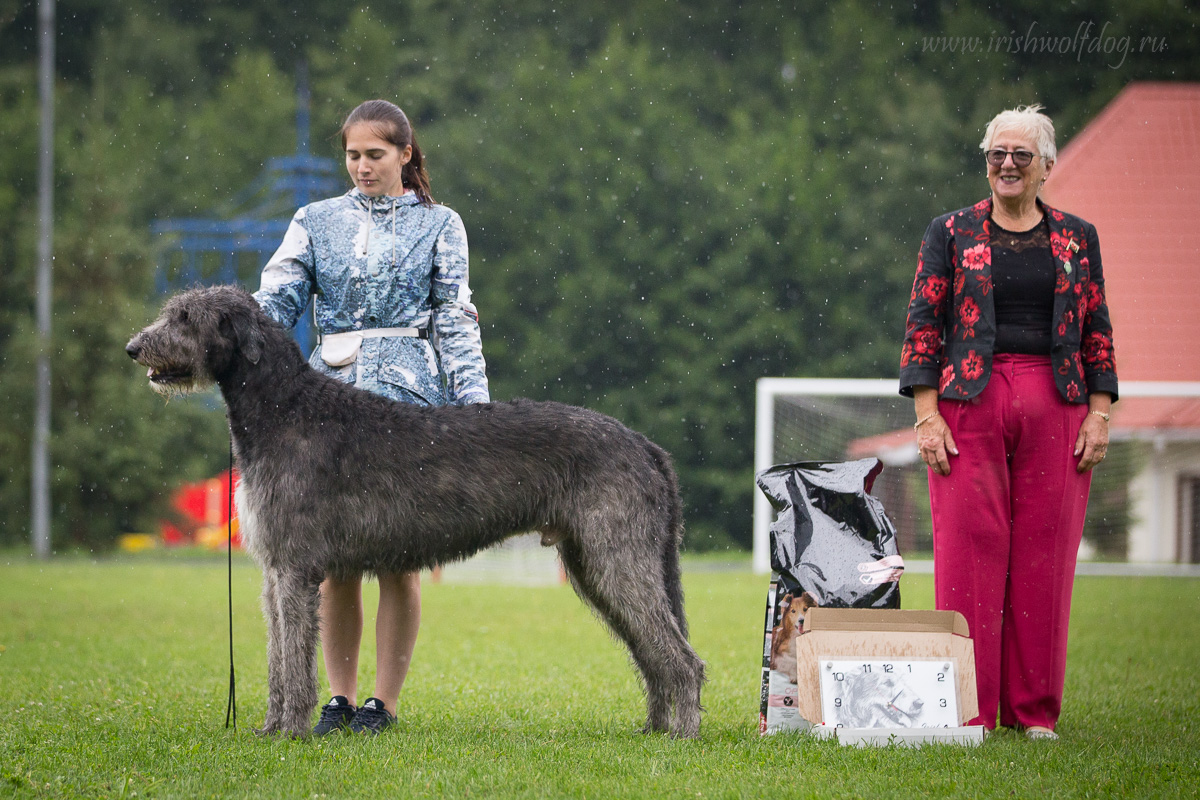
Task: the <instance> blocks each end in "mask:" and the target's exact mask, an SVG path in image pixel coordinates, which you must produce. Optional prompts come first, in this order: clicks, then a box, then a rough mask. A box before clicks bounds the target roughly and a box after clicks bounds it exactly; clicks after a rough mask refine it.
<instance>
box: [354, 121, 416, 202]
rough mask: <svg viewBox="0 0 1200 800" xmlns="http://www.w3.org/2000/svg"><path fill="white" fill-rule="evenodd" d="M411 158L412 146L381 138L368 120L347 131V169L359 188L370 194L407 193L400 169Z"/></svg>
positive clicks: (375, 195)
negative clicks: (393, 142) (402, 146)
mask: <svg viewBox="0 0 1200 800" xmlns="http://www.w3.org/2000/svg"><path fill="white" fill-rule="evenodd" d="M411 158H412V145H411V144H409V145H405V146H404V148H403V149H401V148H399V147H396V145H394V144H392V143H391V142H389V141H388V140H387V139H382V138H380V137H379V134H377V133H376V132H375V130H374V129H373V128H372V127H371V126H370V125H368V124H367V123H359V124H358V125H352V126H351V127H350V129H349V130H347V131H346V171H347V172H349V173H350V180H352V181H354V185H355V186H357V187H358V189H359V191H361V192H362V193H363V194H365V195H368V196H370V197H382V196H383V195H390V196H392V197H395V196H398V195H401V194H404V181H403V179H402V178H401V174H400V173H401V170H403V169H404V165H405V164H407V163H408V161H409V159H411Z"/></svg>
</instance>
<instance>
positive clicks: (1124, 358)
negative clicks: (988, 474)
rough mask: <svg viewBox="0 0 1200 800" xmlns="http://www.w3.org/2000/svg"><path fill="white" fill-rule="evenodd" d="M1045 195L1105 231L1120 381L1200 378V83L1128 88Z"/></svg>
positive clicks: (1069, 156)
mask: <svg viewBox="0 0 1200 800" xmlns="http://www.w3.org/2000/svg"><path fill="white" fill-rule="evenodd" d="M1043 194H1044V197H1045V199H1046V202H1047V203H1049V204H1050V205H1051V206H1054V207H1056V208H1061V209H1062V210H1063V211H1067V212H1070V213H1072V214H1076V215H1078V216H1080V217H1083V218H1084V219H1086V220H1087V221H1089V222H1091V223H1092V224H1094V225H1095V226H1096V229H1097V231H1098V233H1099V235H1100V250H1101V252H1102V253H1103V256H1104V278H1105V284H1106V286H1105V288H1106V293H1107V297H1108V306H1109V311H1110V313H1111V314H1112V321H1113V337H1114V341H1115V343H1116V356H1117V374H1118V375H1119V376H1120V378H1121V380H1122V381H1129V380H1153V381H1165V380H1170V381H1180V380H1186V381H1196V380H1200V312H1198V309H1200V84H1196V83H1133V84H1130V85H1129V86H1127V87H1126V88H1125V89H1124V90H1123V91H1122V92H1121V93H1120V94H1119V95H1117V97H1116V98H1115V99H1113V101H1112V102H1111V103H1109V104H1108V106H1107V107H1105V109H1104V110H1103V111H1102V112H1101V113H1100V115H1099V116H1097V117H1096V118H1095V119H1094V120H1093V121H1092V122H1091V123H1090V124H1088V126H1087V127H1085V128H1084V129H1083V130H1082V131H1081V132H1080V133H1079V134H1078V135H1077V136H1076V137H1075V138H1074V139H1072V140H1071V142H1070V143H1069V144H1068V145H1067V146H1066V147H1064V148H1063V149H1062V150H1061V151H1060V152H1059V157H1058V163H1057V164H1055V166H1054V169H1053V171H1052V173H1051V175H1050V179H1049V180H1048V181H1047V182H1046V188H1045V190H1044V192H1043ZM1124 402H1128V401H1123V402H1122V403H1121V404H1119V405H1123V404H1124ZM1130 421H1131V422H1132V420H1130Z"/></svg>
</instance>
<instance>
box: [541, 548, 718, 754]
mask: <svg viewBox="0 0 1200 800" xmlns="http://www.w3.org/2000/svg"><path fill="white" fill-rule="evenodd" d="M560 552H561V554H562V560H563V566H564V567H565V568H566V571H567V574H568V576H569V577H570V578H571V583H572V585H574V587H575V589H576V591H578V592H579V594H580V596H581V597H583V598H584V600H586V601H587V602H588V603H589V604H591V605H592V607H593V608H595V609H596V611H597V612H598V613H599V615H600V616H601V618H602V619H603V620H604V621H605V622H606V623H608V625H609V627H611V628H612V630H613V632H614V633H616V634H617V636H619V637H620V638H621V639H622V641H624V642H625V644H626V645H627V646H628V647H629V651H630V654H631V655H632V656H633V661H634V663H635V664H636V665H637V667H638V670H639V671H640V672H641V674H642V679H643V681H644V682H645V688H646V705H647V713H646V727H645V730H646V732H665V731H670V733H671V735H673V736H679V737H686V738H691V737H694V736H696V735H697V734H698V733H699V729H700V687H701V685H702V683H703V681H704V662H702V661H701V660H700V658H699V656H697V655H696V653H695V651H693V650H692V648H691V645H689V644H688V641H687V638H686V637H685V636H684V635H683V632H682V631H681V630H680V629H679V625H678V623H677V621H676V617H675V613H674V608H673V605H672V602H671V600H672V598H671V596H670V594H669V593H668V592H667V591H666V589H665V587H664V586H663V583H662V577H661V574H660V573H659V571H658V569H657V568H656V567H658V565H657V564H655V563H654V560H653V559H650V560H649V563H647V560H644V559H640V558H638V556H637V555H636V554H635V553H633V552H631V551H629V550H623V551H620V555H615V553H616V552H617V551H614V550H608V551H606V552H605V553H604V554H603V555H599V556H598V555H597V554H589V553H588V550H587V547H586V545H584V546H581V545H580V544H579V542H578V541H577V540H574V539H568V540H566V541H564V542H563V543H562V545H561V546H560ZM647 567H649V569H647ZM672 711H674V714H672Z"/></svg>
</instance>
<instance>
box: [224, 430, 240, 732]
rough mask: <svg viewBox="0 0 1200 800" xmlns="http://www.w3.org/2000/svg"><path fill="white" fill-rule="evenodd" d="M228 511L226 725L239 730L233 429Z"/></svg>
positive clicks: (230, 440)
mask: <svg viewBox="0 0 1200 800" xmlns="http://www.w3.org/2000/svg"><path fill="white" fill-rule="evenodd" d="M226 510H227V511H228V517H227V519H228V522H227V524H228V526H229V528H228V541H227V544H228V548H227V549H226V553H227V554H228V566H229V569H228V575H229V585H228V590H229V702H228V703H226V705H225V727H226V728H228V727H229V725H230V721H231V720H232V722H233V730H234V731H235V732H236V731H237V681H236V680H235V679H234V672H233V431H230V432H229V507H228V508H227V509H226Z"/></svg>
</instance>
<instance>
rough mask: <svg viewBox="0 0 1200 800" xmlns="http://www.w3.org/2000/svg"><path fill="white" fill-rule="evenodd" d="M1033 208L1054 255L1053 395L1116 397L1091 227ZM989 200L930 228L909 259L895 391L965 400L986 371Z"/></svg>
mask: <svg viewBox="0 0 1200 800" xmlns="http://www.w3.org/2000/svg"><path fill="white" fill-rule="evenodd" d="M1038 204H1039V205H1040V206H1041V208H1042V211H1043V212H1044V213H1045V215H1046V219H1047V221H1048V223H1049V225H1050V250H1051V252H1052V254H1053V256H1054V264H1055V287H1054V311H1053V315H1052V317H1051V319H1052V321H1053V327H1052V330H1051V352H1050V357H1051V363H1052V364H1053V365H1054V380H1055V383H1056V384H1057V386H1058V391H1059V393H1060V394H1061V395H1062V396H1063V398H1064V399H1065V400H1066V401H1067V402H1069V403H1085V402H1087V395H1088V394H1090V393H1092V392H1109V393H1110V394H1112V397H1113V399H1114V400H1116V399H1117V372H1116V364H1115V362H1114V358H1113V336H1112V324H1111V323H1110V321H1109V318H1108V305H1107V303H1106V302H1105V298H1104V271H1103V268H1102V266H1101V261H1100V240H1099V238H1098V237H1097V236H1096V228H1095V226H1093V225H1092V224H1091V223H1089V222H1086V221H1084V220H1082V219H1080V218H1079V217H1075V216H1072V215H1070V214H1066V213H1064V212H1062V211H1058V210H1057V209H1053V208H1050V207H1049V206H1047V205H1045V204H1043V203H1042V202H1041V201H1040V200H1039V201H1038ZM991 211H992V201H991V198H988V199H986V200H981V201H980V202H978V203H976V204H975V205H973V206H971V207H970V208H964V209H960V210H958V211H955V212H953V213H950V214H945V215H943V216H940V217H938V218H936V219H934V220H933V222H931V223H929V228H928V229H927V230H926V231H925V238H924V239H923V240H922V241H921V251H920V254H919V256H918V257H917V274H916V279H915V280H914V281H913V289H912V295H911V297H910V298H909V303H908V321H907V324H906V326H905V331H904V346H903V348H902V349H901V351H900V393H901V394H902V395H904V396H906V397H911V396H912V394H913V387H914V386H936V387H938V393H939V394H940V395H941V396H942V397H944V398H946V399H949V400H967V399H970V398H972V397H975V396H976V395H978V394H979V393H980V392H981V391H983V387H984V386H986V385H987V382H988V378H989V377H990V376H991V372H992V347H993V345H994V343H995V339H996V313H995V306H994V304H993V297H992V248H991V244H990V238H991V225H992V223H991V219H990V215H991Z"/></svg>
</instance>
